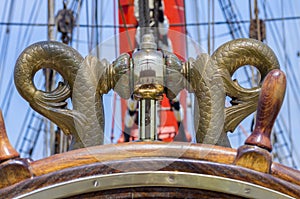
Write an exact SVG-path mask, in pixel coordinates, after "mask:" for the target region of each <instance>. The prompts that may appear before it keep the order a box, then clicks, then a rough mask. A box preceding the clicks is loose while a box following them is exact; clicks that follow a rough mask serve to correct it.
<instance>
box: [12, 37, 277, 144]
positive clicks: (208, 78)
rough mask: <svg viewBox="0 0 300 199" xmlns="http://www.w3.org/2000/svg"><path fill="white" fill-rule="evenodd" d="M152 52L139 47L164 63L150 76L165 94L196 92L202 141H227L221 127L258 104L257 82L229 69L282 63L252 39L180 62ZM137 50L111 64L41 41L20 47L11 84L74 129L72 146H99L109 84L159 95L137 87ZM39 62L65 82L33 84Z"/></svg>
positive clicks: (125, 92) (264, 69) (229, 127)
mask: <svg viewBox="0 0 300 199" xmlns="http://www.w3.org/2000/svg"><path fill="white" fill-rule="evenodd" d="M152 51H153V52H152ZM152 51H151V52H152V54H153V55H152V54H151V53H150V51H148V50H147V49H146V50H145V52H144V54H147V53H148V55H147V56H150V54H151V56H150V58H151V60H152V57H153V60H159V65H162V68H163V69H160V68H157V71H156V73H160V74H159V75H156V76H155V78H156V79H155V81H158V82H156V83H158V84H157V85H163V86H165V87H166V89H165V90H166V92H167V93H166V94H167V96H168V97H169V98H174V97H175V96H176V95H177V94H178V92H179V91H180V90H182V89H183V88H187V89H188V90H189V91H191V92H194V93H195V96H196V99H197V100H195V101H196V106H195V109H196V110H195V115H194V117H195V118H194V121H195V128H196V138H197V142H199V143H208V144H217V145H223V146H230V144H229V141H228V138H227V135H226V132H228V131H233V130H234V129H235V128H236V126H237V125H238V124H239V123H240V122H241V121H242V120H243V119H244V118H245V117H247V116H248V115H249V114H250V113H252V112H253V111H255V110H256V107H257V100H258V94H259V91H260V87H259V86H258V87H256V88H251V89H245V88H242V87H241V86H240V85H238V83H237V82H236V81H233V80H232V79H231V76H232V75H233V73H234V72H235V71H236V70H237V69H238V68H240V67H241V66H244V65H253V66H255V67H256V68H257V69H258V70H259V72H260V73H261V76H262V79H263V78H264V77H265V76H266V74H267V73H268V72H269V71H271V70H272V69H275V68H278V67H279V64H278V61H277V58H276V56H275V54H274V52H273V51H272V50H271V49H270V48H269V47H268V46H267V45H265V44H263V43H262V42H259V41H257V40H253V39H237V40H233V41H230V42H228V43H225V44H224V45H222V46H221V47H219V48H218V49H217V50H216V51H215V52H214V53H213V55H212V56H209V55H206V54H200V55H199V56H198V57H197V58H196V59H195V60H194V59H189V60H188V61H187V62H185V63H181V62H180V61H179V59H177V58H176V56H175V55H173V54H171V53H166V52H163V51H162V53H161V52H159V53H155V52H156V51H155V50H153V49H152ZM149 53H150V54H149ZM140 54H141V55H142V53H140ZM140 54H136V59H137V60H134V57H133V58H130V56H129V54H123V55H121V56H120V57H119V58H118V59H117V60H116V61H115V62H113V63H112V64H109V63H108V62H107V61H106V60H102V61H99V60H98V59H97V58H95V57H91V56H88V57H86V58H85V59H83V58H82V57H81V55H80V54H79V53H78V52H77V51H76V50H74V49H73V48H71V47H68V46H66V45H63V44H61V43H58V42H39V43H36V44H33V45H31V46H29V47H28V48H27V49H25V50H24V51H23V53H22V54H21V55H20V57H19V59H18V60H17V63H16V68H15V84H16V86H17V89H18V91H19V92H20V94H21V95H22V96H23V97H24V98H25V99H26V100H27V101H28V102H29V103H30V105H31V107H32V108H33V109H35V110H36V111H38V112H39V113H41V114H42V115H44V116H46V117H47V118H49V119H50V120H52V121H53V122H55V123H56V124H57V125H58V126H59V127H60V128H61V129H62V130H63V131H64V132H65V133H66V134H72V135H73V137H74V145H73V148H81V147H87V146H93V145H99V144H103V142H104V141H103V140H104V135H103V126H104V117H103V107H102V95H103V94H105V93H107V92H108V91H109V90H110V89H114V90H115V91H116V92H117V93H119V94H120V96H122V97H124V98H129V97H130V95H131V94H132V93H134V92H135V93H142V94H145V96H146V97H145V96H144V95H143V96H142V97H144V98H154V99H157V97H158V96H161V92H162V91H163V89H162V88H163V87H162V86H160V87H159V88H158V87H149V89H148V87H147V86H145V85H146V84H145V85H141V87H139V88H140V90H139V91H135V90H134V88H136V87H135V86H136V85H137V84H138V83H140V82H134V81H135V80H136V79H137V78H138V81H141V79H139V78H140V77H137V75H136V74H138V73H135V72H134V71H135V70H137V72H140V71H142V68H138V66H134V64H135V63H140V64H141V65H143V64H144V62H143V57H138V55H140ZM156 54H157V55H156ZM161 55H162V57H161ZM154 58H155V59H154ZM138 59H139V61H138ZM155 63H156V62H153V63H152V64H153V66H155ZM42 68H51V69H54V70H56V71H58V72H59V73H60V74H61V75H62V77H63V78H64V80H65V83H60V85H59V86H58V88H56V89H55V90H54V91H51V92H43V91H40V90H38V89H37V88H36V87H35V86H34V83H33V77H34V74H35V73H36V72H37V71H38V70H40V69H42ZM161 74H162V75H161ZM176 80H178V81H176ZM158 91H159V92H158ZM226 96H229V97H231V98H232V106H230V107H227V108H225V106H224V105H225V97H226ZM70 97H71V98H72V103H73V109H72V110H69V109H67V108H66V105H67V103H66V102H65V101H66V99H68V98H70Z"/></svg>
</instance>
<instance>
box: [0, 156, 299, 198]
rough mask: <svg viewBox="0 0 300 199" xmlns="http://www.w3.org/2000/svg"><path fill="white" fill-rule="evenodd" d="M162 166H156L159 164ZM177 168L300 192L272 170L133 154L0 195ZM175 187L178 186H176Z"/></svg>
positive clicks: (33, 181) (22, 184) (15, 187)
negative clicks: (96, 178)
mask: <svg viewBox="0 0 300 199" xmlns="http://www.w3.org/2000/svg"><path fill="white" fill-rule="evenodd" d="M159 167H160V169H157V168H159ZM153 170H158V171H178V172H187V173H197V174H206V175H213V176H220V177H225V178H230V179H236V180H240V181H244V182H250V183H253V184H257V185H259V186H263V187H266V188H270V189H272V190H276V191H279V192H281V193H285V194H288V195H290V196H293V197H298V196H300V186H299V185H296V184H293V183H291V182H287V181H285V180H282V179H280V178H277V177H274V176H273V175H271V174H265V173H261V172H257V171H253V170H250V169H247V168H243V167H239V166H235V165H226V164H221V163H213V162H207V161H202V160H189V159H176V158H138V157H136V158H131V159H127V160H114V161H107V162H98V163H94V164H89V165H83V166H79V167H74V168H68V169H64V170H60V171H56V172H53V173H49V174H46V175H42V176H39V177H35V178H33V179H28V180H25V181H23V182H20V183H18V184H15V185H13V186H10V187H7V188H4V189H0V196H6V197H9V198H10V197H15V196H17V195H20V194H24V193H27V192H30V191H33V190H36V189H38V188H42V187H46V186H49V185H52V184H56V183H60V182H66V181H69V180H73V179H79V178H81V177H86V176H94V175H99V174H102V175H104V174H112V173H127V172H131V171H153ZM174 188H175V189H176V187H174Z"/></svg>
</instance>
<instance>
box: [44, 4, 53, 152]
mask: <svg viewBox="0 0 300 199" xmlns="http://www.w3.org/2000/svg"><path fill="white" fill-rule="evenodd" d="M54 7H55V1H54V0H48V41H54V40H55V36H54V24H55V15H54ZM44 75H45V90H46V92H49V91H51V90H52V89H53V88H54V86H55V71H53V70H50V69H45V70H44ZM44 123H45V126H44V128H45V134H44V136H45V137H44V144H45V146H46V147H45V148H44V150H45V151H44V155H45V156H48V155H53V154H54V152H55V147H54V143H55V131H54V124H53V123H52V122H50V121H49V120H48V119H44Z"/></svg>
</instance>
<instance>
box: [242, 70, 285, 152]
mask: <svg viewBox="0 0 300 199" xmlns="http://www.w3.org/2000/svg"><path fill="white" fill-rule="evenodd" d="M285 89H286V77H285V74H284V73H283V72H282V71H281V70H279V69H275V70H272V71H271V72H270V73H268V75H267V76H266V78H265V80H264V82H263V85H262V87H261V93H260V95H259V101H258V108H257V115H256V124H255V128H254V131H253V132H252V134H251V135H250V136H249V137H248V138H247V139H246V141H245V144H249V145H255V146H259V147H261V148H264V149H266V150H268V151H272V145H271V141H270V135H271V131H272V128H273V125H274V122H275V119H276V117H277V115H278V113H279V111H280V108H281V105H282V102H283V98H284V94H285Z"/></svg>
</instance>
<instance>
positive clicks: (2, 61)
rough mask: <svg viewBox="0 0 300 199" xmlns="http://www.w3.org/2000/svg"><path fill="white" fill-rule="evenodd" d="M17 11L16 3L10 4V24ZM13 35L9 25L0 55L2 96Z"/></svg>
mask: <svg viewBox="0 0 300 199" xmlns="http://www.w3.org/2000/svg"><path fill="white" fill-rule="evenodd" d="M14 10H15V4H14V1H11V2H10V6H9V12H8V19H7V21H8V22H10V21H11V20H12V16H13V14H14ZM10 35H11V28H10V26H9V25H7V26H6V31H5V33H4V37H3V40H2V46H1V51H2V52H1V55H0V94H1V90H2V89H1V88H2V82H3V79H4V78H3V75H4V73H5V66H6V58H7V53H8V45H9V39H10Z"/></svg>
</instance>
